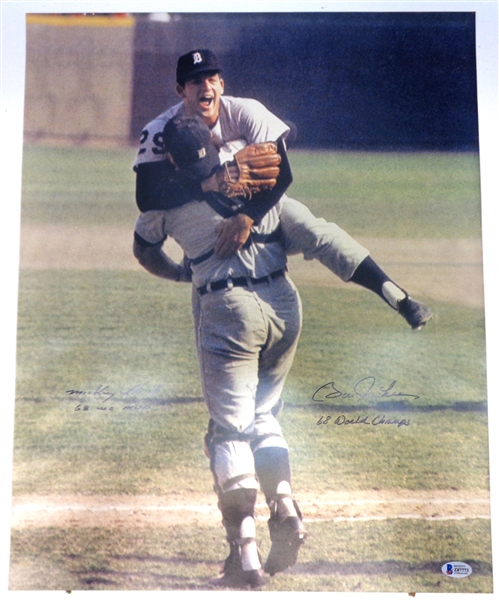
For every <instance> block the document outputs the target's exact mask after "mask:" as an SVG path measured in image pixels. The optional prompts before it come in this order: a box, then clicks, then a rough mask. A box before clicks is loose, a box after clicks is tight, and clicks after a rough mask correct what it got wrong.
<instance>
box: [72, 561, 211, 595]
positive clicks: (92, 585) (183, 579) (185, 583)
mask: <svg viewBox="0 0 499 600" xmlns="http://www.w3.org/2000/svg"><path fill="white" fill-rule="evenodd" d="M110 558H112V559H113V560H116V561H118V562H120V561H127V562H128V564H130V562H129V561H131V562H132V563H134V562H135V563H140V564H141V565H142V566H141V568H140V569H137V570H129V569H128V570H125V569H123V570H117V569H108V568H101V569H91V570H77V571H71V574H72V575H74V576H75V577H77V578H78V579H79V581H80V582H81V588H79V589H83V590H93V589H113V590H146V589H162V590H209V589H211V588H210V585H209V580H206V581H203V578H196V577H194V576H193V575H179V574H174V573H155V572H154V571H153V570H152V569H153V567H154V565H155V564H156V565H157V564H158V563H160V564H162V565H175V566H177V565H184V566H185V567H186V568H187V570H188V571H189V572H191V573H194V572H195V567H196V566H198V565H203V566H206V565H212V566H213V576H214V577H216V576H217V575H218V574H219V571H220V565H221V563H220V562H219V561H207V560H200V559H189V558H186V557H176V556H174V557H170V558H165V557H163V556H139V555H115V556H111V557H110ZM133 582H135V583H133Z"/></svg>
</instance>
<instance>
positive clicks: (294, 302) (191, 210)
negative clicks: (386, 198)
mask: <svg viewBox="0 0 499 600" xmlns="http://www.w3.org/2000/svg"><path fill="white" fill-rule="evenodd" d="M177 80H178V86H177V91H178V93H179V94H180V96H181V97H182V102H181V103H180V104H179V105H177V106H176V107H173V108H172V109H170V110H168V111H166V112H165V113H163V114H162V115H160V116H159V117H158V118H157V119H155V120H154V121H153V122H151V123H150V124H149V125H148V126H147V127H146V129H145V130H144V131H143V133H142V137H141V145H140V148H139V153H138V156H137V161H136V163H135V166H134V168H135V170H136V173H137V204H138V206H139V208H140V210H141V215H140V217H139V219H138V221H137V224H136V229H135V244H134V253H135V256H136V257H137V259H138V260H139V262H140V263H141V264H142V265H143V266H144V267H145V268H146V269H147V270H148V271H150V272H151V273H153V274H155V275H157V276H160V277H164V278H167V279H173V280H176V281H190V280H191V279H192V281H193V283H194V293H193V314H194V319H195V327H196V342H197V349H198V357H199V362H200V368H201V380H202V385H203V394H204V397H205V400H206V402H207V406H208V409H209V413H210V425H209V431H208V435H207V437H206V446H207V450H208V453H209V456H210V461H211V462H210V464H211V469H212V472H213V474H214V479H215V489H216V492H217V494H218V498H219V507H220V510H221V512H222V518H223V523H224V526H225V528H226V531H227V540H228V542H229V545H230V553H229V556H228V558H227V560H226V562H225V567H224V574H223V576H222V577H221V578H220V579H217V580H215V581H213V582H212V583H213V585H216V586H221V587H251V588H257V587H260V586H261V585H262V584H263V583H264V581H265V578H264V573H263V571H266V572H267V573H269V574H271V575H274V574H275V573H277V572H279V571H282V570H284V569H286V568H288V567H289V566H291V565H293V564H294V563H295V562H296V560H297V554H298V550H299V547H300V545H301V544H302V543H303V541H304V539H305V537H306V532H305V528H304V526H303V521H302V516H301V513H300V510H299V508H298V505H297V503H296V501H295V500H294V499H293V497H292V491H291V473H290V466H289V454H288V447H287V445H286V442H285V440H284V438H283V436H282V432H281V429H280V427H279V424H278V422H277V420H276V418H275V417H276V414H277V412H278V410H279V407H280V394H281V390H282V387H283V384H284V380H285V377H286V375H287V373H288V371H289V368H290V367H291V363H292V360H293V357H294V353H295V349H296V344H297V341H298V335H299V331H300V327H301V309H300V301H299V297H298V294H297V291H296V289H295V287H294V285H293V284H292V282H291V280H290V279H289V277H288V275H287V273H286V253H297V252H301V253H303V254H304V256H305V257H306V258H309V259H311V258H317V259H319V260H320V261H321V262H322V263H323V264H325V265H326V266H327V267H329V268H330V269H331V270H332V271H333V272H334V273H335V274H337V275H338V276H339V277H340V278H341V279H343V280H344V281H353V282H356V283H358V284H360V285H363V286H365V287H367V288H368V289H371V290H373V291H375V292H376V293H378V294H379V295H380V296H381V297H382V298H383V299H384V300H385V301H386V302H387V303H388V304H390V305H391V306H392V307H393V308H395V309H396V310H398V312H399V313H400V314H402V316H404V318H406V320H407V321H408V322H409V324H410V325H411V326H412V327H413V328H414V329H417V328H420V327H421V326H423V325H424V324H425V323H426V321H427V320H428V319H429V318H430V317H431V311H430V309H428V308H427V307H426V306H424V305H423V304H421V303H419V302H417V301H415V300H413V299H412V298H410V297H409V296H408V295H407V294H406V293H405V292H404V291H403V290H402V289H401V288H400V287H399V286H397V285H396V284H395V283H394V282H393V281H391V280H390V279H389V278H388V277H387V276H386V274H385V273H383V271H382V270H381V269H380V268H379V267H378V266H377V265H376V263H375V262H374V261H373V260H372V259H371V257H370V256H369V252H368V250H366V249H365V248H363V247H362V246H361V245H360V244H358V243H357V242H356V241H355V240H353V239H352V238H351V237H350V236H349V235H348V234H347V233H346V232H344V231H343V230H342V229H340V228H339V227H338V226H337V225H335V224H333V223H327V222H326V221H325V220H324V219H318V218H316V217H315V216H314V215H312V213H311V212H310V211H309V210H308V209H307V208H306V207H305V206H304V205H303V204H301V203H299V202H297V201H295V200H292V199H290V198H288V197H287V196H286V195H285V193H284V192H285V190H286V189H287V187H288V186H289V184H290V182H291V173H290V169H289V163H288V161H287V158H286V151H285V145H284V142H283V139H284V138H285V136H286V134H287V132H288V131H289V129H288V127H287V126H286V125H285V124H284V123H283V122H282V121H280V120H279V119H277V118H276V117H275V116H274V115H272V114H271V113H269V112H268V111H267V110H266V109H265V108H264V107H263V106H262V105H261V104H259V103H257V102H255V101H253V100H245V99H236V98H227V97H222V92H223V80H222V79H221V78H220V69H219V66H218V61H217V59H216V57H215V56H214V55H213V54H212V53H211V52H210V51H208V50H196V51H193V52H191V53H189V54H187V55H185V56H183V57H181V58H180V59H179V62H178V69H177ZM173 117H176V118H175V119H174V118H173ZM199 118H201V119H202V122H200V120H199ZM238 140H243V142H242V143H243V144H249V145H254V144H258V143H260V142H268V141H275V142H276V144H275V146H276V148H278V151H279V152H278V153H279V156H280V164H279V168H278V173H279V174H278V175H277V176H276V177H275V182H272V183H271V184H269V185H268V187H267V189H265V186H263V189H261V188H262V186H261V187H260V188H258V186H256V188H255V189H257V190H258V191H257V192H256V193H254V194H251V200H249V201H246V202H245V201H242V200H241V199H240V198H239V199H238V198H237V197H235V198H233V197H231V198H226V197H224V196H223V194H221V193H220V191H221V190H222V189H223V185H222V184H223V183H224V179H223V178H221V177H220V172H221V167H220V158H219V156H218V155H217V153H216V150H221V155H223V152H228V160H229V164H230V165H231V166H230V167H229V173H232V174H229V179H237V177H238V173H237V171H238V163H237V160H236V161H235V163H234V161H232V162H230V159H232V156H233V153H234V150H237V141H238ZM226 142H230V143H232V145H233V146H234V145H235V146H236V147H235V148H232V149H231V148H230V143H229V144H228V145H227V144H225V145H224V143H226ZM192 150H194V151H195V152H194V153H192ZM231 152H232V154H231ZM237 155H238V152H237V151H236V157H237ZM188 156H191V158H190V159H188V158H186V157H188ZM222 161H223V158H222ZM231 168H232V169H235V174H234V170H233V171H232V172H231V171H230V169H231ZM224 172H226V173H227V169H226V170H225V171H224ZM168 235H170V236H172V237H173V238H174V239H176V240H177V241H178V242H179V244H180V245H181V246H182V248H183V249H184V251H185V254H186V256H187V257H189V259H190V260H189V268H186V266H185V265H177V264H176V263H174V262H173V261H172V260H171V259H169V257H168V256H166V254H165V253H164V252H163V251H162V245H163V242H164V241H165V239H166V237H167V236H168ZM258 488H260V489H261V490H262V491H263V492H264V494H265V498H266V500H267V503H268V505H269V507H270V519H269V530H270V536H271V540H272V547H271V551H270V554H269V556H268V557H267V560H266V562H265V565H264V567H263V569H262V565H261V563H260V558H259V553H258V550H257V546H256V540H255V524H254V506H255V502H256V494H257V489H258Z"/></svg>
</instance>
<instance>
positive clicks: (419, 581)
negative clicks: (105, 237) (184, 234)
mask: <svg viewBox="0 0 499 600" xmlns="http://www.w3.org/2000/svg"><path fill="white" fill-rule="evenodd" d="M291 160H292V165H293V170H294V174H295V183H294V184H293V189H292V195H293V196H294V197H296V198H299V199H303V200H306V202H307V204H309V205H310V206H311V208H313V209H314V211H315V212H317V213H320V214H323V215H324V216H326V217H328V218H332V219H335V220H336V221H338V222H340V223H341V225H342V226H343V227H344V228H345V229H347V230H348V231H350V232H351V233H352V234H354V235H363V236H367V237H373V238H376V237H383V238H411V239H415V240H418V239H419V240H425V239H435V238H445V239H461V238H467V239H476V238H478V237H479V236H480V203H479V192H478V160H477V157H476V156H475V155H473V154H436V155H434V154H415V155H412V154H402V155H397V154H356V153H314V154H313V155H312V154H311V153H305V152H295V153H293V154H292V156H291ZM132 161H133V152H131V151H104V150H85V149H79V150H76V149H64V150H61V149H45V148H40V147H39V148H26V149H25V154H24V182H23V205H22V221H23V225H36V226H40V227H43V226H45V225H51V224H57V225H67V226H71V227H77V228H88V227H93V226H97V225H98V226H102V227H106V226H108V227H122V228H124V229H125V230H129V231H132V230H133V224H134V220H135V218H136V214H137V213H136V209H135V207H134V201H133V174H132V173H131V169H130V166H131V163H132ZM317 173H319V174H320V177H319V178H318V177H317ZM317 179H319V180H320V181H321V184H320V185H318V184H317V183H316V181H317ZM331 189H332V190H333V192H334V193H333V194H332V197H331V198H330V194H329V190H331ZM47 244H50V240H47ZM416 248H417V245H416V242H415V249H416ZM88 250H89V252H90V251H91V248H89V249H88ZM55 267H56V265H54V268H53V269H47V270H36V269H25V270H22V271H21V274H20V286H19V315H18V347H17V365H18V369H17V398H16V423H15V450H14V476H13V488H14V496H15V498H19V499H23V498H24V499H28V500H29V501H33V502H40V503H42V504H43V498H44V497H58V498H60V499H61V503H64V502H65V499H66V498H73V499H74V498H80V499H82V501H84V500H85V498H86V499H91V498H103V499H105V498H107V497H122V498H125V499H126V498H127V497H128V498H133V497H136V496H147V497H151V498H158V499H160V498H165V497H166V498H167V499H169V500H171V501H172V502H175V498H177V497H178V499H184V500H185V499H186V498H189V495H190V494H191V495H193V496H195V495H203V494H206V495H207V496H208V495H210V493H211V488H212V482H211V475H210V472H209V468H208V464H207V460H206V458H205V456H204V454H203V452H202V438H203V435H204V431H205V427H206V422H207V413H206V409H205V407H204V404H203V402H202V398H201V391H200V384H199V378H198V367H197V363H196V358H195V351H194V338H193V332H192V319H191V316H190V288H189V286H188V285H180V284H173V283H168V282H164V281H161V280H159V279H156V278H153V277H152V276H150V275H148V274H147V273H145V272H141V271H139V270H136V271H134V270H123V269H99V268H96V269H93V270H78V269H71V270H68V269H58V268H55ZM298 283H299V282H298ZM299 289H300V293H301V295H302V300H303V305H304V328H303V333H302V338H301V341H300V347H299V350H298V353H297V357H296V360H295V364H294V366H293V369H292V371H291V373H290V376H289V378H288V382H287V386H286V388H285V393H284V400H285V409H284V411H283V413H282V417H281V422H282V425H283V429H284V431H285V434H286V438H287V440H288V442H289V445H290V448H291V458H292V466H293V472H294V488H295V492H296V495H297V498H298V500H300V494H302V496H303V498H314V497H315V496H317V497H318V498H319V497H320V498H327V497H329V496H328V495H331V494H343V493H345V494H350V495H351V496H349V497H358V498H360V499H361V498H366V497H367V498H368V497H369V496H370V495H373V494H375V493H377V492H379V491H382V492H387V493H393V495H394V497H397V496H398V495H400V494H410V495H411V494H412V495H414V496H415V497H417V495H418V494H426V495H425V496H424V497H425V498H427V497H429V496H428V495H430V496H431V494H432V493H434V494H436V495H438V494H440V495H439V496H438V497H444V498H445V494H446V493H448V494H450V496H449V497H451V496H452V495H453V494H454V495H456V497H457V495H459V497H460V498H461V497H466V496H467V495H468V496H470V497H471V496H473V497H477V496H478V495H480V494H483V493H486V492H487V490H488V485H489V482H488V444H487V439H488V431H487V412H486V402H487V398H486V379H485V346H484V333H485V328H484V315H483V310H482V309H481V308H477V307H474V306H467V305H462V304H459V303H450V302H445V301H442V300H435V301H433V302H432V305H433V307H434V309H435V310H436V313H437V318H436V319H435V321H434V322H432V323H430V325H429V326H428V327H427V328H426V330H424V331H421V332H412V331H411V330H410V329H409V328H408V327H407V326H406V325H405V323H403V322H402V320H401V319H400V317H399V316H397V315H396V314H395V313H394V312H393V311H390V310H389V309H387V307H386V306H385V305H384V304H383V303H382V302H381V301H380V300H379V299H378V298H376V297H375V296H374V295H372V294H370V293H368V292H365V291H359V290H355V291H352V290H351V289H350V288H348V286H345V287H339V288H336V287H319V286H314V285H299ZM367 377H370V378H375V380H376V387H377V388H380V387H383V388H384V389H386V387H387V386H389V385H390V384H391V382H393V381H396V388H395V389H396V390H397V391H398V392H404V393H405V394H408V395H407V396H403V397H392V398H367V397H366V398H350V397H343V398H341V399H338V397H335V398H332V399H331V398H324V399H323V401H322V402H318V401H316V400H315V401H314V400H313V397H314V393H315V392H316V391H317V390H318V389H319V388H320V387H321V386H324V385H326V384H328V383H329V382H333V381H334V382H335V386H336V389H338V390H341V391H342V392H347V394H346V395H348V392H349V391H351V389H352V388H353V387H354V386H355V384H356V383H357V382H358V381H360V380H362V379H364V378H367ZM416 396H417V398H416ZM316 398H317V396H316ZM321 398H322V397H321ZM342 415H343V416H344V417H345V418H350V419H355V418H356V417H357V416H360V417H364V416H367V417H368V418H369V419H370V420H372V419H373V418H375V417H376V416H380V417H381V415H385V417H386V418H388V419H394V420H399V421H400V420H402V419H404V420H405V422H409V425H402V426H400V427H397V426H396V425H381V426H366V425H350V426H348V425H343V426H339V425H337V424H335V420H337V419H338V418H340V417H341V416H342ZM327 417H330V418H329V419H328V418H327ZM318 423H322V424H318ZM442 494H443V496H441V495H442ZM213 496H214V495H213ZM422 497H423V496H422ZM452 497H453V496H452ZM212 501H213V502H215V499H214V497H213V498H212ZM324 510H325V509H324ZM363 510H364V509H363V508H359V509H358V512H356V513H355V514H354V515H353V518H351V519H339V518H332V517H331V512H327V511H325V512H324V514H323V516H322V517H321V518H313V517H314V515H315V513H314V514H312V513H310V515H308V514H307V510H306V509H304V513H305V518H306V519H307V516H310V518H309V519H308V529H309V531H310V537H309V539H308V541H307V544H306V546H305V547H304V549H303V551H302V553H301V555H300V559H299V563H298V564H297V565H296V566H295V567H294V568H293V569H292V570H290V571H289V572H288V573H285V574H281V575H279V576H276V577H275V578H273V579H272V581H271V582H270V584H269V586H268V588H266V589H268V590H269V591H272V590H275V591H283V590H292V591H302V590H303V591H387V592H419V593H422V592H490V591H491V590H492V566H491V565H492V562H491V542H490V521H489V520H488V519H487V518H483V516H484V515H477V514H474V513H473V511H468V512H467V511H466V510H465V508H463V512H462V513H461V514H460V516H459V518H457V517H456V518H447V519H445V518H443V519H437V518H434V519H432V518H420V515H419V516H418V515H412V514H407V513H404V514H400V512H399V513H397V512H396V511H395V512H392V513H384V514H383V515H381V516H380V518H374V517H373V516H372V515H371V516H370V517H369V518H366V519H365V520H364V519H363V518H362V517H363V516H365V515H364V513H363ZM487 510H488V508H487V507H485V508H484V509H483V511H482V512H487ZM315 516H317V515H315ZM319 516H320V515H319ZM371 517H372V518H371ZM258 527H259V532H260V537H261V545H262V550H263V551H264V553H265V552H266V551H267V550H268V539H267V534H266V526H265V522H264V520H261V521H259V523H258ZM225 550H226V548H225V542H224V532H223V528H222V526H221V524H220V523H219V522H218V521H216V520H215V521H214V522H210V521H203V520H201V521H199V523H197V524H196V520H195V519H190V520H189V519H186V520H185V522H176V523H175V524H174V525H173V524H172V525H168V524H165V523H163V522H160V523H158V524H156V525H154V524H146V525H143V526H141V527H136V526H135V523H134V519H133V518H130V519H128V520H126V519H125V520H124V521H123V522H122V523H121V525H120V526H119V527H112V526H107V527H106V526H95V525H94V524H93V523H92V521H91V519H89V522H88V523H84V524H83V525H82V523H80V524H79V526H76V525H75V526H73V527H72V526H68V525H67V524H66V523H63V524H57V523H56V524H54V523H53V522H51V523H50V524H47V523H45V522H39V523H34V524H33V523H32V524H31V525H29V524H28V525H24V526H18V527H14V528H13V532H12V556H11V582H10V586H11V588H12V589H21V590H22V589H30V590H34V589H73V590H77V589H82V590H90V589H101V590H107V589H108V590H116V589H124V590H125V589H126V590H142V589H143V590H151V589H162V590H189V589H191V590H199V589H206V587H207V582H208V580H209V578H210V577H213V576H214V575H216V573H217V572H218V568H219V565H220V564H221V561H223V559H224V557H225ZM449 560H459V561H464V562H466V563H468V564H470V565H471V566H472V567H473V575H472V576H471V577H469V578H466V579H450V578H448V577H446V576H444V575H443V574H442V572H441V566H442V565H443V564H444V563H445V562H446V561H449Z"/></svg>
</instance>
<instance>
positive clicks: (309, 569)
mask: <svg viewBox="0 0 499 600" xmlns="http://www.w3.org/2000/svg"><path fill="white" fill-rule="evenodd" d="M463 562H465V563H466V564H468V565H470V567H471V568H472V569H473V575H487V576H489V575H492V565H491V564H490V563H488V562H485V561H474V560H471V559H467V560H466V559H465V560H463ZM443 564H444V561H442V562H427V563H416V564H414V563H409V562H406V561H402V560H385V561H364V562H347V563H335V562H330V561H325V560H320V561H316V562H309V563H299V564H296V565H295V566H294V567H293V568H292V569H291V570H290V573H292V574H293V575H339V576H345V575H408V574H412V575H414V574H415V573H427V574H428V573H433V574H438V575H440V574H441V573H442V566H443Z"/></svg>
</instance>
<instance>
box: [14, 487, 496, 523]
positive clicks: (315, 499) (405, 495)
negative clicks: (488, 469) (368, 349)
mask: <svg viewBox="0 0 499 600" xmlns="http://www.w3.org/2000/svg"><path fill="white" fill-rule="evenodd" d="M298 500H299V502H300V506H301V508H302V511H303V515H304V519H305V521H308V522H310V521H319V520H321V521H322V520H328V521H344V520H352V521H360V520H362V521H369V520H386V519H425V520H454V519H456V520H458V519H489V518H490V503H489V493H488V491H485V490H473V491H472V490H462V491H458V490H432V491H429V492H414V491H411V490H381V491H374V490H369V491H361V492H329V493H328V494H313V495H307V494H299V497H298ZM267 513H268V511H267V509H266V507H265V506H264V505H263V504H258V505H257V518H258V519H259V520H266V519H267V518H268V514H267ZM201 522H204V523H206V524H213V523H218V522H220V513H219V511H218V508H217V504H216V498H215V495H214V494H210V495H207V494H192V493H190V494H189V495H188V496H185V497H182V496H181V495H179V494H175V495H174V496H173V495H172V496H169V495H164V496H64V497H61V496H19V497H15V498H14V500H13V511H12V527H13V528H25V527H54V526H55V527H89V526H92V527H99V526H103V527H104V526H106V527H148V526H174V525H176V524H186V523H201Z"/></svg>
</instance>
